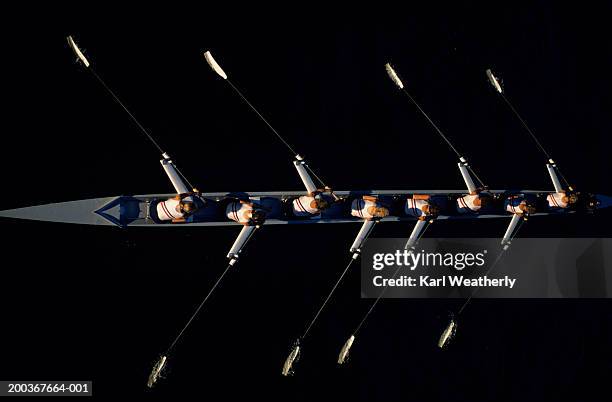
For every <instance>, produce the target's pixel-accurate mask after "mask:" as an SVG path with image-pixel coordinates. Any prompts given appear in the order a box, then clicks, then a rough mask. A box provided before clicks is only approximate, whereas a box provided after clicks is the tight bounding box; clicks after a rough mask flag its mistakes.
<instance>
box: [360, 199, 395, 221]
mask: <svg viewBox="0 0 612 402" xmlns="http://www.w3.org/2000/svg"><path fill="white" fill-rule="evenodd" d="M351 215H353V216H356V217H357V218H362V219H365V220H368V221H370V220H376V219H381V218H384V217H385V216H388V215H389V208H387V207H385V206H383V205H382V204H381V203H380V202H379V201H378V199H377V198H376V197H373V196H371V195H364V196H363V197H361V198H355V199H354V200H353V203H352V204H351Z"/></svg>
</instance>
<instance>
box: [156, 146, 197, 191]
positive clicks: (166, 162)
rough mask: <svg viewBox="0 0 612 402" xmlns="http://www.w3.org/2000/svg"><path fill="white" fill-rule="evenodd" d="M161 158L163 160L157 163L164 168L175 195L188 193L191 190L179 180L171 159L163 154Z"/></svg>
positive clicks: (179, 177)
mask: <svg viewBox="0 0 612 402" xmlns="http://www.w3.org/2000/svg"><path fill="white" fill-rule="evenodd" d="M162 157H163V158H164V159H162V160H160V161H159V162H160V163H161V165H162V167H163V168H164V171H165V172H166V174H167V175H168V178H169V179H170V182H172V185H173V186H174V189H175V190H176V192H177V194H185V193H190V192H191V191H192V190H191V189H190V188H189V186H188V185H187V183H185V181H184V180H183V179H182V178H181V175H180V174H179V172H178V170H176V167H175V166H174V163H173V162H172V159H170V156H169V155H168V154H167V153H165V152H164V153H163V154H162Z"/></svg>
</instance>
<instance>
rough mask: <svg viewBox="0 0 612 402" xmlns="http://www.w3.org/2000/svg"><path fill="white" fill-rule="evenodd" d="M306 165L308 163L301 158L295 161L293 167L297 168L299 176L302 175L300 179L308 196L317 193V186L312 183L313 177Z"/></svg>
mask: <svg viewBox="0 0 612 402" xmlns="http://www.w3.org/2000/svg"><path fill="white" fill-rule="evenodd" d="M305 165H306V162H305V161H304V160H303V159H302V158H301V157H298V159H296V160H294V161H293V166H295V168H296V170H297V172H298V174H299V175H300V179H302V182H303V183H304V186H305V187H306V191H307V192H308V194H314V193H315V192H316V191H317V186H315V184H314V182H313V181H312V177H310V174H308V171H307V170H306V167H305Z"/></svg>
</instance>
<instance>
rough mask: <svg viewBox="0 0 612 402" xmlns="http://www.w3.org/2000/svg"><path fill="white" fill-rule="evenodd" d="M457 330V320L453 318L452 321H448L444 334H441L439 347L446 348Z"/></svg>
mask: <svg viewBox="0 0 612 402" xmlns="http://www.w3.org/2000/svg"><path fill="white" fill-rule="evenodd" d="M456 330H457V323H456V322H455V320H451V321H450V323H448V326H447V327H446V329H445V330H444V332H442V335H441V336H440V340H439V341H438V347H439V348H440V349H444V348H445V347H446V345H447V344H448V342H449V341H450V340H451V339H452V338H453V336H454V335H455V331H456Z"/></svg>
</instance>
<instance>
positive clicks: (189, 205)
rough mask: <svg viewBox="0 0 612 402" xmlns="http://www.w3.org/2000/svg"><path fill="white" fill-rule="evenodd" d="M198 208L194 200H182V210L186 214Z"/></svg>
mask: <svg viewBox="0 0 612 402" xmlns="http://www.w3.org/2000/svg"><path fill="white" fill-rule="evenodd" d="M195 210H196V206H195V203H194V202H193V201H181V212H183V213H184V214H186V215H189V214H192V213H194V212H195Z"/></svg>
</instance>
